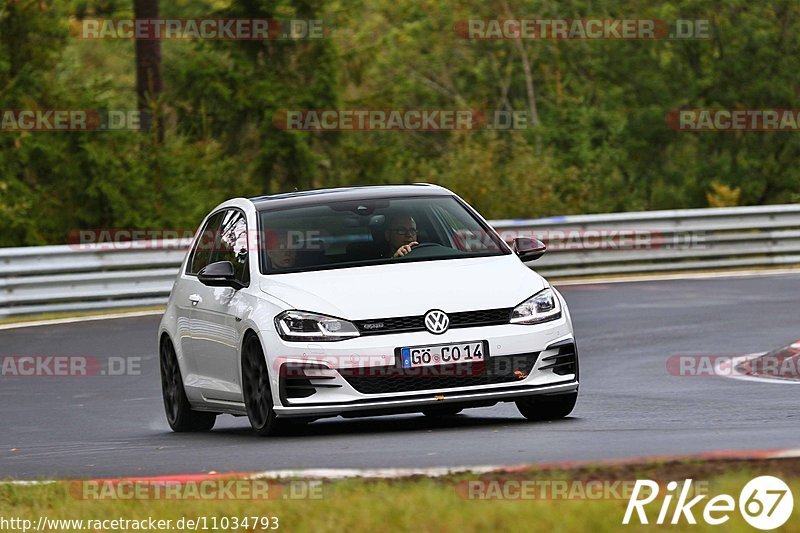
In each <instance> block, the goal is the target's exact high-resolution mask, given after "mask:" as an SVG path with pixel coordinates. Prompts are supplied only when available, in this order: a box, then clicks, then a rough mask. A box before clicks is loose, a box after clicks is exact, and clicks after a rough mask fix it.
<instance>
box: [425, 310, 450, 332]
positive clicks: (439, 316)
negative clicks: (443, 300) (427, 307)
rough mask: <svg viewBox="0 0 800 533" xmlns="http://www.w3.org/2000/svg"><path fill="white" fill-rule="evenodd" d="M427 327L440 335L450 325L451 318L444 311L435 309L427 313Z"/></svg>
mask: <svg viewBox="0 0 800 533" xmlns="http://www.w3.org/2000/svg"><path fill="white" fill-rule="evenodd" d="M425 327H426V328H428V331H430V332H431V333H433V334H435V335H440V334H442V333H444V332H445V331H447V328H449V327H450V318H449V317H448V316H447V315H446V314H445V312H444V311H439V310H438V309H434V310H433V311H428V312H427V313H425Z"/></svg>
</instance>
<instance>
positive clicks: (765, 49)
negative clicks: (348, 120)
mask: <svg viewBox="0 0 800 533" xmlns="http://www.w3.org/2000/svg"><path fill="white" fill-rule="evenodd" d="M161 13H162V16H163V17H179V18H196V17H224V18H251V17H266V18H279V19H287V18H299V19H321V20H322V21H323V24H324V26H325V27H326V28H327V29H328V36H327V38H325V39H317V40H299V41H297V40H296V41H290V40H269V41H202V42H190V41H165V42H163V43H162V54H163V66H162V70H163V77H164V81H165V92H164V93H163V94H162V96H161V98H160V99H159V100H158V101H157V102H156V105H157V106H158V108H159V111H160V112H161V113H162V114H163V116H165V117H166V135H165V141H164V142H163V143H157V142H154V139H153V138H152V137H151V136H149V135H147V134H145V133H139V132H137V131H130V130H128V131H117V132H94V133H66V132H62V133H58V132H46V133H34V132H9V131H0V246H16V245H30V244H43V243H56V242H63V240H64V239H65V237H66V236H67V235H68V234H69V232H70V231H71V230H74V229H78V228H98V227H119V228H129V227H135V228H154V227H155V228H181V229H182V228H187V227H189V228H191V227H194V226H195V225H196V224H197V222H198V220H199V219H200V217H202V216H203V214H204V213H206V212H207V211H208V210H209V209H210V208H211V207H213V205H215V204H216V203H218V202H220V201H222V200H224V199H226V198H230V197H234V196H248V195H255V194H263V193H268V192H278V191H284V190H292V189H294V188H295V187H297V188H308V187H329V186H341V185H351V184H375V183H411V182H418V181H429V182H435V183H440V184H442V185H444V186H447V187H449V188H451V189H453V190H454V191H455V192H457V193H458V194H460V195H461V196H463V197H464V198H466V199H467V200H468V201H470V202H471V203H473V204H474V205H475V206H476V207H477V208H478V209H479V210H481V211H482V212H483V213H484V214H485V215H486V216H487V217H490V218H504V217H537V216H547V215H555V214H568V213H586V212H607V211H626V210H627V211H632V210H647V209H666V208H683V207H705V206H707V205H712V206H717V205H750V204H765V203H780V202H794V201H798V199H800V172H799V171H798V169H797V167H796V166H795V165H793V164H792V161H793V160H794V159H796V158H797V156H798V155H800V140H798V139H800V137H798V133H792V132H772V133H763V132H718V133H709V132H705V133H687V132H676V131H674V130H671V129H669V128H668V127H667V126H666V121H665V116H666V114H667V113H668V112H669V111H670V110H674V109H682V108H683V109H693V108H741V109H760V108H785V109H798V108H800V105H799V103H798V98H799V97H798V94H800V92H799V91H798V77H797V73H796V69H795V68H794V60H795V58H796V57H797V56H798V55H799V54H800V31H798V30H800V4H797V3H793V2H785V1H782V0H772V1H768V2H760V3H753V2H745V1H744V0H727V1H725V2H712V1H710V0H673V1H670V2H664V3H660V4H658V5H656V4H653V3H650V2H645V1H643V0H592V1H591V2H590V1H589V0H565V1H564V2H559V3H555V2H545V1H544V0H530V1H526V2H518V1H513V0H492V1H490V2H485V1H478V0H461V1H459V2H441V1H434V0H419V1H411V0H370V1H369V2H367V1H365V0H348V1H343V0H328V1H323V0H175V1H173V2H161ZM131 16H132V2H131V1H130V0H44V1H42V0H14V1H12V0H8V1H6V2H5V3H4V4H3V5H2V6H1V7H0V110H3V109H134V108H135V106H136V96H135V92H134V86H135V79H134V72H135V69H134V54H133V43H132V42H130V41H115V40H103V41H86V40H81V39H78V38H76V36H75V31H74V29H75V28H76V27H78V26H79V25H80V19H81V18H83V17H108V18H129V17H131ZM492 17H518V18H581V17H593V18H637V19H642V18H657V19H662V20H665V21H674V20H675V19H709V20H711V21H712V22H713V24H714V27H713V33H712V38H711V39H707V40H660V41H592V40H571V41H554V40H544V41H522V42H515V41H510V40H497V41H494V40H486V41H481V40H467V39H463V38H461V37H460V36H458V35H457V34H456V32H455V31H454V25H455V23H456V22H457V21H459V20H463V19H469V18H492ZM71 30H73V31H71ZM522 54H524V57H525V58H526V59H527V62H528V64H529V65H530V70H531V77H530V79H528V78H527V77H526V72H525V68H524V63H523V55H522ZM529 86H530V88H531V89H532V90H533V92H534V95H535V99H534V101H532V100H531V99H530V98H529V92H528V88H529ZM534 103H535V107H536V109H537V113H538V124H536V125H535V126H531V127H528V128H527V129H524V130H519V131H511V132H498V131H477V132H474V131H472V132H405V131H394V132H324V133H323V132H296V131H283V130H280V129H278V128H277V127H276V126H275V123H274V122H273V120H274V117H275V115H276V114H277V113H280V112H281V110H287V109H478V110H484V111H491V110H496V109H500V110H529V109H531V107H532V105H533V104H534Z"/></svg>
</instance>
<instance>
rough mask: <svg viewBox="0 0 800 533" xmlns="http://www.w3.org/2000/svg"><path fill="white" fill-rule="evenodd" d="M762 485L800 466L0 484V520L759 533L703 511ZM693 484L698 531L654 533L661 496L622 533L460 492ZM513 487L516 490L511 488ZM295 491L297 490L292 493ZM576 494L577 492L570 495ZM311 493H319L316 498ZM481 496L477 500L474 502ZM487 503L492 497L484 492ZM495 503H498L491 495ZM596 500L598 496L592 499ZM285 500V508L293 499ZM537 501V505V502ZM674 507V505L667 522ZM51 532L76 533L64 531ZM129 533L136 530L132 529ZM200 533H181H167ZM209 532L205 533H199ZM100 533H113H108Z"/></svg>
mask: <svg viewBox="0 0 800 533" xmlns="http://www.w3.org/2000/svg"><path fill="white" fill-rule="evenodd" d="M759 475H773V476H777V477H779V478H781V479H783V481H784V482H786V483H787V484H788V485H789V487H790V488H792V491H793V493H794V494H795V497H798V496H800V494H798V491H797V488H798V487H800V459H795V458H792V459H769V460H757V461H745V460H706V461H701V460H682V461H665V462H659V461H651V462H645V463H641V464H618V465H595V466H581V467H577V468H535V467H531V468H524V469H518V470H514V471H508V472H491V473H485V474H470V473H460V474H457V475H447V476H442V477H435V478H429V477H424V476H415V477H410V478H400V479H379V480H373V479H342V480H334V481H323V482H321V486H320V487H319V489H320V490H319V492H318V494H319V495H320V498H318V499H291V497H293V496H296V495H298V494H300V493H302V492H304V491H303V490H301V491H297V490H296V488H297V486H301V485H303V484H304V483H305V482H306V481H307V480H281V481H275V483H276V484H278V483H279V484H280V486H281V487H282V488H283V490H282V491H271V492H270V499H259V500H245V499H212V500H208V499H193V500H180V501H176V500H165V499H138V500H121V499H100V500H97V499H83V498H81V497H79V496H76V491H75V490H74V489H75V485H74V483H75V482H58V483H53V484H45V485H33V486H25V485H18V484H5V483H4V484H0V517H5V518H9V517H19V518H25V519H30V520H32V521H33V523H34V524H36V523H37V521H38V519H39V517H40V516H46V517H48V518H50V519H54V518H56V519H84V520H86V519H92V520H113V519H117V518H127V519H137V520H141V519H146V518H148V517H153V518H156V519H170V520H172V521H173V524H174V523H176V522H177V520H179V519H180V518H198V517H205V519H206V525H207V529H206V531H211V530H212V529H211V525H212V523H213V522H212V520H213V518H214V517H216V519H217V524H218V529H217V530H218V531H220V530H222V531H234V529H233V528H232V527H231V526H230V525H229V527H228V528H226V529H222V528H219V525H220V524H221V523H222V522H221V520H222V518H223V517H228V519H229V520H230V519H233V517H246V516H248V517H249V516H269V517H278V519H279V524H280V528H279V531H280V530H284V531H314V532H317V531H337V532H342V531H344V532H348V533H349V532H359V531H423V532H427V531H431V532H433V531H436V532H450V531H452V532H461V531H493V530H501V531H534V530H535V531H600V532H603V531H617V530H619V529H625V530H630V531H645V530H647V531H652V530H653V529H654V527H655V528H659V527H669V528H671V529H672V530H674V531H685V530H689V529H691V530H692V531H755V529H754V528H752V527H751V526H750V525H749V524H747V522H746V521H745V520H744V519H743V518H742V516H741V514H740V513H739V511H738V509H737V510H734V511H733V512H731V513H730V520H728V522H726V523H725V524H724V525H722V526H709V525H706V524H705V523H703V518H702V514H703V507H704V506H705V503H706V502H707V501H708V499H709V498H710V497H713V496H715V495H718V494H730V495H731V496H732V497H733V498H734V500H736V501H738V497H739V493H740V492H741V490H742V488H743V487H744V485H745V484H746V483H747V482H748V481H749V480H750V479H752V478H754V477H756V476H759ZM687 478H691V479H693V480H695V484H697V483H700V484H701V485H703V484H705V485H704V486H705V488H706V493H707V494H708V496H707V497H706V498H705V499H703V500H702V501H701V502H700V503H699V504H697V505H696V506H695V507H694V508H693V511H694V513H693V514H694V516H695V518H696V519H697V521H698V525H690V524H688V523H687V522H686V521H685V519H684V520H682V521H681V522H680V523H679V525H678V526H654V525H653V522H655V520H656V518H657V516H658V514H659V511H660V509H661V506H662V504H663V503H664V501H665V500H664V499H663V498H662V497H660V496H659V498H657V499H656V500H655V501H654V502H653V503H651V504H649V505H648V506H647V507H646V509H647V515H648V518H649V520H650V525H640V524H639V523H638V521H634V524H635V525H629V526H623V525H622V517H623V515H624V513H625V509H626V506H627V503H628V500H627V496H628V494H626V495H625V497H619V496H615V495H614V494H610V493H608V492H605V493H603V494H601V497H599V498H590V497H589V496H588V495H589V491H588V490H587V491H586V492H585V493H583V494H584V496H583V497H580V495H581V493H582V491H580V490H579V491H577V492H575V491H572V494H571V496H570V495H567V496H565V495H563V494H562V495H561V497H556V496H557V495H556V494H554V493H549V496H548V497H546V498H544V499H505V500H503V499H499V500H498V499H490V500H479V499H470V498H469V497H468V495H469V492H468V491H467V490H464V488H465V486H466V484H468V483H470V482H472V483H475V482H476V481H480V482H481V483H482V484H483V485H482V486H483V487H488V486H490V485H491V484H492V483H500V484H504V485H502V486H509V485H513V482H515V481H516V482H523V481H530V480H536V481H538V482H542V481H549V482H550V483H553V482H556V481H558V482H564V481H567V482H570V484H571V485H570V486H571V487H573V488H574V487H579V488H580V487H584V488H586V487H587V485H586V483H585V482H588V481H595V482H609V483H611V482H614V481H621V482H623V483H628V486H629V487H632V485H633V482H634V481H635V480H636V479H652V480H654V481H657V482H659V484H660V485H661V487H662V491H665V490H666V489H665V487H666V483H667V482H668V481H672V480H675V481H678V482H679V483H682V482H683V480H684V479H687ZM510 482H511V483H510ZM292 484H294V487H295V488H294V489H291V490H289V489H288V487H289V486H290V485H292ZM571 490H572V489H571ZM312 492H313V491H312ZM473 494H475V493H473ZM481 494H483V495H487V494H489V493H488V492H482V493H481ZM494 494H495V496H496V495H498V493H494ZM593 495H594V496H597V493H594V494H593ZM287 498H288V499H287ZM539 498H540V497H539ZM676 500H677V494H676V495H675V497H674V498H673V499H672V501H671V503H670V505H671V506H670V512H669V513H668V514H667V516H668V518H667V522H668V521H669V517H671V516H672V512H673V510H674V507H675V502H676ZM250 526H251V527H248V528H244V527H241V528H239V529H238V531H262V530H265V531H267V530H268V529H262V528H260V527H256V528H253V527H252V524H250ZM50 530H51V531H78V529H74V528H73V529H70V528H62V529H50ZM128 530H133V529H130V528H128ZM183 530H187V531H188V530H194V529H189V528H186V527H184V528H183V529H176V528H175V526H174V525H173V529H170V531H183ZM198 530H199V531H203V526H202V525H200V527H198ZM104 531H117V530H115V529H105V530H104ZM781 531H800V502H795V507H794V511H793V515H792V517H791V518H790V519H789V521H788V522H786V524H785V525H784V526H783V527H782V528H781Z"/></svg>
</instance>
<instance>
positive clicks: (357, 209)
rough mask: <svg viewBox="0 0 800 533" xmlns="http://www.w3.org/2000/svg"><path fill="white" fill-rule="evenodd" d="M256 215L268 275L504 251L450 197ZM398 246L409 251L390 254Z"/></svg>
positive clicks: (353, 203)
mask: <svg viewBox="0 0 800 533" xmlns="http://www.w3.org/2000/svg"><path fill="white" fill-rule="evenodd" d="M259 218H260V224H261V226H260V227H261V231H262V232H263V233H262V234H263V237H264V238H263V245H262V247H261V254H262V255H261V265H262V269H263V270H264V272H266V273H268V274H272V273H281V272H293V271H294V272H297V271H306V270H317V269H324V268H337V267H353V266H361V265H375V264H381V263H388V262H400V261H417V260H434V259H459V258H468V257H476V256H481V255H501V254H504V253H509V252H508V251H507V250H506V249H505V247H504V246H503V245H502V243H501V242H500V240H499V238H498V237H497V235H496V234H495V233H494V232H493V231H492V230H491V229H490V228H488V227H484V226H483V224H482V223H481V222H480V221H479V220H478V219H476V218H475V217H474V216H473V215H472V213H471V212H470V211H469V210H468V209H466V208H465V207H464V206H463V205H462V204H461V203H460V202H459V201H458V200H457V199H456V198H454V197H450V196H432V197H403V198H380V199H368V200H363V201H359V200H348V201H338V202H329V203H320V204H318V205H310V206H304V207H295V208H291V209H269V210H262V211H260V212H259ZM406 244H408V245H411V246H412V247H413V248H414V249H413V250H412V252H411V253H408V254H407V255H406V256H402V257H397V256H396V254H397V252H398V249H399V248H400V247H401V246H404V245H406ZM417 248H418V249H417Z"/></svg>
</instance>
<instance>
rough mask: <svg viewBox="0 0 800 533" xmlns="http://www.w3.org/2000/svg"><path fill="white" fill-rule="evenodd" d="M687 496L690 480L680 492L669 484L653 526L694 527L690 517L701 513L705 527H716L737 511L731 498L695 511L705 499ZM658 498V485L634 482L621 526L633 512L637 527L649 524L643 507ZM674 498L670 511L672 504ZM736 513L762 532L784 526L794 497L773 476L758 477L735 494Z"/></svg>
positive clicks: (717, 498)
mask: <svg viewBox="0 0 800 533" xmlns="http://www.w3.org/2000/svg"><path fill="white" fill-rule="evenodd" d="M691 493H692V480H691V479H686V480H684V482H683V485H682V486H681V488H680V489H678V482H677V481H670V482H669V483H668V484H667V491H666V494H665V495H664V496H663V500H662V501H661V507H660V509H659V511H658V516H657V517H656V519H655V522H654V523H656V524H666V523H669V524H680V523H682V521H684V520H685V523H687V524H696V523H697V520H696V518H695V515H694V513H695V512H696V513H701V509H702V519H703V520H704V521H705V523H707V524H709V525H712V526H718V525H722V524H724V523H725V522H727V521H728V520H730V517H731V513H733V512H734V511H735V510H736V508H737V502H736V500H734V498H733V496H731V495H729V494H720V495H718V496H714V497H713V498H710V499H709V500H708V501H707V502H705V505H704V506H698V507H697V508H696V509H695V506H697V505H698V504H699V503H700V502H701V501H702V500H703V499H704V498H706V497H707V496H708V495H707V494H701V495H699V496H695V497H694V498H692V499H689V496H690V495H691ZM658 496H659V485H658V483H656V482H655V481H651V480H649V479H645V480H641V479H637V480H636V484H635V485H634V486H633V492H632V494H631V497H630V500H628V507H627V509H625V516H624V517H623V519H622V523H623V524H626V525H627V524H630V523H631V519H632V518H633V516H634V512H635V513H636V518H638V520H639V523H640V524H648V523H650V522H649V520H650V519H651V518H652V517H648V514H647V511H648V509H646V506H647V505H648V504H650V503H652V502H654V501H655V500H656V498H657V497H658ZM676 496H677V500H676V502H675V506H674V508H673V507H672V502H673V500H674V499H675V497H676ZM738 509H739V513H741V515H742V517H743V518H744V519H745V521H746V522H747V523H748V524H750V525H751V526H753V527H755V528H758V529H761V530H765V531H766V530H770V529H775V528H777V527H780V526H782V525H783V524H785V523H786V521H787V520H788V519H789V517H790V516H791V515H792V510H793V509H794V497H793V496H792V491H791V490H790V489H789V486H788V485H786V483H784V482H783V481H782V480H780V479H778V478H777V477H774V476H760V477H757V478H755V479H752V480H750V481H749V482H748V483H747V485H745V486H744V488H743V489H742V491H741V492H740V493H739V501H738ZM651 510H654V509H651ZM670 511H672V512H671V515H670ZM634 523H635V521H634Z"/></svg>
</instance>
